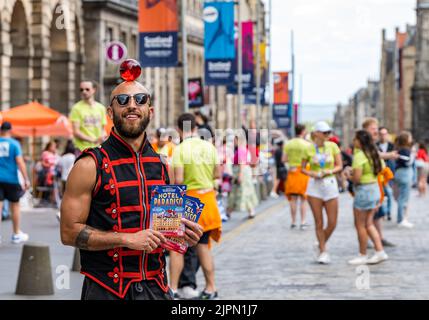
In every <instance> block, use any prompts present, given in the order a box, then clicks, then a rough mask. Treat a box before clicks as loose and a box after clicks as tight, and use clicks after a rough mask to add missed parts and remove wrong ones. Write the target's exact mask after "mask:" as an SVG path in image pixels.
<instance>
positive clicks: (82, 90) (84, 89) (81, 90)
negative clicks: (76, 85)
mask: <svg viewBox="0 0 429 320" xmlns="http://www.w3.org/2000/svg"><path fill="white" fill-rule="evenodd" d="M89 90H91V89H88V88H80V92H84V91H89Z"/></svg>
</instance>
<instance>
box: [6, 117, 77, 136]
mask: <svg viewBox="0 0 429 320" xmlns="http://www.w3.org/2000/svg"><path fill="white" fill-rule="evenodd" d="M12 135H14V136H16V137H31V136H32V137H43V136H51V137H66V138H68V139H71V138H72V137H73V128H72V125H71V123H70V121H69V120H68V119H67V117H65V116H62V117H60V118H58V120H57V121H56V122H55V124H53V125H50V126H37V127H27V126H12Z"/></svg>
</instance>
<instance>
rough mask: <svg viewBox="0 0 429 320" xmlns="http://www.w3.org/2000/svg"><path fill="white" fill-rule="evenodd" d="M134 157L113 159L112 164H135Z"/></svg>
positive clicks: (114, 165)
mask: <svg viewBox="0 0 429 320" xmlns="http://www.w3.org/2000/svg"><path fill="white" fill-rule="evenodd" d="M134 161H135V160H134V159H133V158H127V159H119V160H112V162H110V164H111V165H112V166H113V167H116V166H119V165H122V164H133V163H134Z"/></svg>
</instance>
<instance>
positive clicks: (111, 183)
mask: <svg viewBox="0 0 429 320" xmlns="http://www.w3.org/2000/svg"><path fill="white" fill-rule="evenodd" d="M103 189H104V190H106V191H110V195H111V196H114V195H115V193H118V192H116V191H117V186H116V185H115V180H113V179H112V178H111V179H109V184H106V185H105V186H104V188H103Z"/></svg>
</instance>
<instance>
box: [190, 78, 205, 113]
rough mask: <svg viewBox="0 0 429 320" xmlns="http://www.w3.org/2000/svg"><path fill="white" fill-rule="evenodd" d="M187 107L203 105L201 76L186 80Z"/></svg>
mask: <svg viewBox="0 0 429 320" xmlns="http://www.w3.org/2000/svg"><path fill="white" fill-rule="evenodd" d="M188 93H189V108H198V107H202V106H203V105H204V88H203V81H202V79H201V78H194V79H189V80H188Z"/></svg>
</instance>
